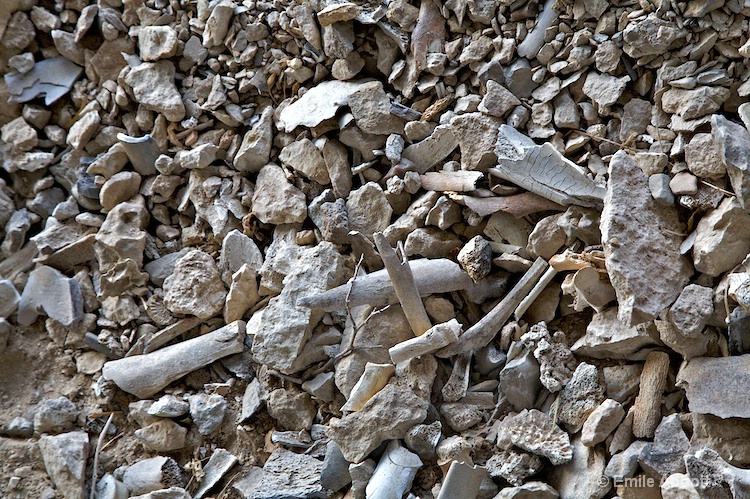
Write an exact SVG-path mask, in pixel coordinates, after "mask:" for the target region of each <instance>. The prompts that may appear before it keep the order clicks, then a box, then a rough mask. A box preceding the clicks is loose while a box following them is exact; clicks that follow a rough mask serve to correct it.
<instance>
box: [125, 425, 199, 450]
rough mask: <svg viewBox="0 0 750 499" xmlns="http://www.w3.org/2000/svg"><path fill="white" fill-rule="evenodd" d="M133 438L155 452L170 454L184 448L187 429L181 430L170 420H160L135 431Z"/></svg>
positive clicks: (181, 428)
mask: <svg viewBox="0 0 750 499" xmlns="http://www.w3.org/2000/svg"><path fill="white" fill-rule="evenodd" d="M134 434H135V437H136V438H137V439H138V440H140V442H141V443H142V444H143V445H144V446H146V447H147V448H148V449H151V450H153V451H156V452H170V451H173V450H177V449H182V448H183V447H185V443H186V441H185V437H186V435H187V428H183V427H182V426H180V425H178V424H177V423H175V422H174V421H172V420H171V419H162V420H159V421H157V422H155V423H151V424H150V425H148V426H146V427H144V428H141V429H140V430H135V433H134Z"/></svg>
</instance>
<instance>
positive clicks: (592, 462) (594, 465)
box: [549, 438, 611, 499]
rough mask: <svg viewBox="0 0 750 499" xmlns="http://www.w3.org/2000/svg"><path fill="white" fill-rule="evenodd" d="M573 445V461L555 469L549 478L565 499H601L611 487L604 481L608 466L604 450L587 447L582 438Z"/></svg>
mask: <svg viewBox="0 0 750 499" xmlns="http://www.w3.org/2000/svg"><path fill="white" fill-rule="evenodd" d="M572 444H573V459H572V460H571V461H569V462H567V463H565V464H563V465H561V466H557V467H555V468H554V469H553V470H552V471H551V473H550V476H549V484H550V485H552V486H553V487H554V488H555V489H556V490H557V491H558V492H559V494H560V497H563V498H565V499H601V498H602V497H604V496H605V495H606V494H607V492H609V489H610V487H611V485H610V483H609V480H606V479H602V477H603V476H604V469H605V465H606V462H607V461H606V458H605V454H604V450H603V449H601V448H599V447H586V446H585V445H583V442H581V439H580V438H576V439H574V440H573V442H572Z"/></svg>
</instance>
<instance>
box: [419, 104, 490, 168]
mask: <svg viewBox="0 0 750 499" xmlns="http://www.w3.org/2000/svg"><path fill="white" fill-rule="evenodd" d="M501 124H502V122H501V121H500V120H499V119H498V118H495V117H494V116H489V115H486V114H482V113H479V112H477V113H467V114H462V115H460V116H456V117H455V118H453V119H452V120H451V122H450V125H451V130H452V132H453V135H454V136H455V138H456V140H457V141H458V146H459V148H460V149H461V169H462V170H479V171H483V172H484V171H487V169H488V168H489V167H492V166H495V164H496V163H497V156H496V155H495V142H497V131H498V129H499V128H500V125H501ZM407 151H408V148H407ZM404 152H406V151H404ZM448 152H450V151H448Z"/></svg>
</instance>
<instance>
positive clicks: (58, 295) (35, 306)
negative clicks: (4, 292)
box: [17, 265, 83, 326]
mask: <svg viewBox="0 0 750 499" xmlns="http://www.w3.org/2000/svg"><path fill="white" fill-rule="evenodd" d="M41 312H44V313H45V314H47V316H48V317H50V318H51V319H54V320H56V321H57V322H59V323H61V324H62V325H64V326H72V325H74V324H76V323H77V322H78V321H79V320H81V318H82V317H83V296H82V295H81V288H80V286H79V285H78V281H76V280H75V279H73V278H68V277H66V276H65V275H63V274H61V273H60V272H58V271H57V270H55V269H53V268H52V267H47V266H45V265H40V266H39V267H37V268H35V269H34V270H32V271H31V273H30V274H29V279H28V281H27V283H26V287H25V288H24V290H23V294H22V295H21V301H20V303H19V304H18V316H17V318H18V323H19V324H21V325H23V326H30V325H31V324H33V323H34V322H35V321H36V320H37V318H38V317H39V314H40V313H41Z"/></svg>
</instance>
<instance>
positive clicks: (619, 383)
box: [602, 364, 643, 404]
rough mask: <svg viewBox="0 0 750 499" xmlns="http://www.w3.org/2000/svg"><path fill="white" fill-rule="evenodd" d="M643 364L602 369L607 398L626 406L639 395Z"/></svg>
mask: <svg viewBox="0 0 750 499" xmlns="http://www.w3.org/2000/svg"><path fill="white" fill-rule="evenodd" d="M642 370H643V365H642V364H625V365H621V366H610V367H605V368H603V369H602V372H603V373H604V385H605V386H606V388H607V397H609V398H611V399H614V400H617V401H618V402H620V403H621V404H624V403H625V402H626V401H627V400H628V399H630V398H631V397H632V396H634V395H636V394H637V393H638V386H639V384H640V378H641V371H642Z"/></svg>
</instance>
